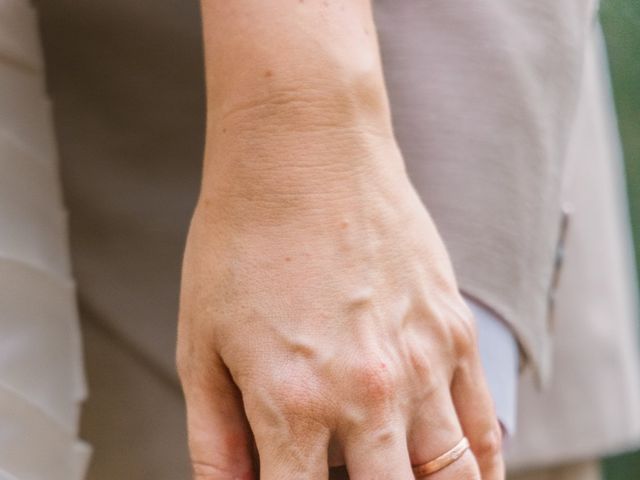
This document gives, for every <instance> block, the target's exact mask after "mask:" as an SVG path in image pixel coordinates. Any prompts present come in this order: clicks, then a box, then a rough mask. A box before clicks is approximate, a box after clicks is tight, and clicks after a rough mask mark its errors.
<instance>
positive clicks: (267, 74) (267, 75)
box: [264, 70, 273, 78]
mask: <svg viewBox="0 0 640 480" xmlns="http://www.w3.org/2000/svg"><path fill="white" fill-rule="evenodd" d="M264 76H265V77H266V78H269V77H272V76H273V72H272V71H271V70H267V71H266V72H264Z"/></svg>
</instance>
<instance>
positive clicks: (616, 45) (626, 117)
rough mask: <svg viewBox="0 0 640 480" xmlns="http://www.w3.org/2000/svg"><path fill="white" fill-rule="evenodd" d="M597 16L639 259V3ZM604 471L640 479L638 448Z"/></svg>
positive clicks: (614, 2) (620, 4)
mask: <svg viewBox="0 0 640 480" xmlns="http://www.w3.org/2000/svg"><path fill="white" fill-rule="evenodd" d="M600 17H601V21H602V26H603V29H604V32H605V37H606V40H607V50H608V55H609V63H610V67H611V75H612V83H613V91H614V97H615V103H616V110H617V112H618V122H619V127H620V133H621V136H622V144H623V149H624V154H625V165H626V171H627V183H628V192H629V201H630V209H631V223H632V228H633V234H634V238H635V246H636V259H637V261H640V2H638V0H602V4H601V8H600ZM639 265H640V263H639ZM638 408H640V405H638ZM604 471H605V476H606V479H607V480H635V479H640V451H638V452H635V453H629V454H625V455H620V456H617V457H613V458H610V459H607V460H605V462H604Z"/></svg>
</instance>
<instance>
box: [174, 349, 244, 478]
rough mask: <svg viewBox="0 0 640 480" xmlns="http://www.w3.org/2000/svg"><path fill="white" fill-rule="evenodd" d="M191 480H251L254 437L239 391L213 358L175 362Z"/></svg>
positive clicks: (216, 359)
mask: <svg viewBox="0 0 640 480" xmlns="http://www.w3.org/2000/svg"><path fill="white" fill-rule="evenodd" d="M178 370H179V372H180V379H181V382H182V389H183V391H184V396H185V401H186V406H187V431H188V435H189V451H190V455H191V463H192V466H193V473H194V479H195V480H213V479H215V480H225V479H229V480H253V479H254V478H256V476H255V475H254V470H253V467H252V454H251V448H252V447H251V446H252V436H251V430H250V428H249V424H248V422H247V420H246V416H245V414H244V408H243V404H242V397H241V394H240V390H239V389H238V387H237V386H236V385H235V383H234V382H233V380H232V378H231V375H230V374H229V371H228V370H227V368H226V366H225V365H224V363H223V362H222V359H221V358H220V357H219V356H218V355H217V354H215V353H212V354H211V355H210V357H209V358H207V359H203V358H199V359H198V361H190V360H189V359H182V360H181V361H180V362H179V368H178Z"/></svg>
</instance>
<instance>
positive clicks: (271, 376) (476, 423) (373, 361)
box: [177, 149, 504, 480]
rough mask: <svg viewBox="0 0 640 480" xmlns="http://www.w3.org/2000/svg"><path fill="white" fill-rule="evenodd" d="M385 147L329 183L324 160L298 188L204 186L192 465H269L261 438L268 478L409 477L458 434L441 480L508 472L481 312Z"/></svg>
mask: <svg viewBox="0 0 640 480" xmlns="http://www.w3.org/2000/svg"><path fill="white" fill-rule="evenodd" d="M381 156H384V157H385V158H381V159H379V160H380V161H378V162H374V163H375V164H377V165H386V167H384V168H364V169H360V170H359V171H358V173H357V174H354V175H341V176H340V178H343V180H341V182H340V183H336V182H333V183H331V192H330V194H328V192H327V184H328V183H327V182H326V178H325V176H326V175H329V174H331V175H334V176H335V173H336V169H331V168H323V169H319V170H318V171H314V172H313V173H314V174H313V175H312V176H311V177H310V178H309V179H308V182H307V183H306V184H305V190H304V193H290V192H289V193H282V194H281V195H273V196H271V197H269V198H265V197H261V199H260V200H259V201H257V200H255V198H257V197H254V196H252V195H245V194H243V192H242V191H241V190H240V189H239V190H238V191H236V192H230V191H229V187H228V185H232V184H234V182H230V183H229V184H228V185H227V187H226V190H225V189H218V191H217V193H213V192H211V191H210V192H205V193H204V194H203V195H202V197H201V200H200V202H199V204H198V207H197V209H196V212H195V214H194V217H193V221H192V225H191V230H190V233H189V238H188V244H187V248H186V253H185V260H184V270H183V285H182V293H181V308H180V322H179V339H178V357H177V358H178V369H179V373H180V377H181V380H182V384H183V388H184V392H185V397H186V403H187V410H188V429H189V442H190V450H191V455H192V459H193V465H194V471H195V477H196V478H197V479H200V480H205V479H207V480H209V479H211V480H213V479H216V480H218V479H229V480H231V479H251V478H257V477H258V475H257V472H254V471H253V469H252V442H253V441H255V445H256V447H257V451H258V452H259V457H260V458H259V463H260V476H261V478H263V479H267V480H281V479H289V478H290V479H293V478H295V479H321V478H327V475H328V465H341V464H345V463H346V466H347V469H348V472H349V475H350V478H352V479H354V480H371V479H385V480H387V479H407V480H408V479H413V478H414V475H413V473H412V470H411V465H412V464H413V465H416V464H421V463H424V462H427V461H429V460H432V459H434V458H435V457H437V456H438V455H440V454H441V453H443V452H444V451H447V450H448V449H450V448H451V447H452V446H454V445H455V444H456V443H457V442H458V441H459V440H460V438H461V437H462V436H463V435H466V436H467V437H468V438H469V440H470V442H471V449H472V451H468V452H467V453H466V454H465V455H464V456H463V457H462V458H461V459H460V460H458V461H456V462H455V463H454V464H452V465H451V466H449V467H446V468H445V469H443V470H441V471H440V472H438V473H435V474H433V475H430V476H429V479H430V480H431V479H432V480H446V479H452V480H453V479H455V480H461V479H479V478H482V479H483V480H498V479H502V478H504V474H503V465H502V458H501V451H500V438H501V433H500V430H499V427H498V423H497V420H496V417H495V414H494V411H493V406H492V401H491V399H490V396H489V394H488V390H487V387H486V385H485V382H484V380H483V374H482V371H481V366H480V361H479V356H478V352H477V347H476V337H475V332H474V324H473V319H472V317H471V314H470V312H469V310H468V309H467V307H466V305H465V304H464V302H463V300H462V299H461V297H460V295H459V292H458V288H457V285H456V282H455V279H454V276H453V273H452V270H451V267H450V263H449V259H448V256H447V253H446V251H445V248H444V247H443V245H442V242H441V240H440V238H439V236H438V233H437V231H436V229H435V227H434V225H433V223H432V221H431V219H430V217H429V215H428V213H427V211H426V209H425V208H424V206H423V205H422V203H421V201H420V200H419V199H418V197H417V195H416V193H415V191H414V189H413V187H412V186H411V185H410V183H409V181H408V179H407V178H406V175H405V174H404V170H403V168H402V167H401V166H400V165H401V159H400V155H399V153H397V152H396V151H395V150H393V149H392V150H391V153H389V152H388V151H387V152H386V153H384V154H383V155H381ZM336 164H339V163H336ZM336 164H334V165H336ZM235 183H237V182H235ZM336 185H338V186H336ZM221 190H225V191H224V192H222V191H221ZM214 191H215V190H214ZM253 193H255V192H253Z"/></svg>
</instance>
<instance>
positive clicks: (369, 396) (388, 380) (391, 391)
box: [348, 357, 399, 406]
mask: <svg viewBox="0 0 640 480" xmlns="http://www.w3.org/2000/svg"><path fill="white" fill-rule="evenodd" d="M348 375H349V378H351V379H352V380H353V382H354V386H355V390H356V392H357V394H358V395H360V396H361V398H362V399H363V401H364V402H365V404H368V405H371V406H378V405H385V404H387V403H389V402H390V401H392V400H393V399H394V398H395V397H396V396H397V394H398V387H399V385H398V381H397V378H396V375H395V374H394V373H393V371H392V370H391V368H390V367H389V365H388V364H387V363H386V362H385V361H382V360H381V359H379V358H376V357H370V358H368V359H365V360H361V361H359V362H358V363H356V364H355V365H352V366H351V367H350V368H349V372H348Z"/></svg>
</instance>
